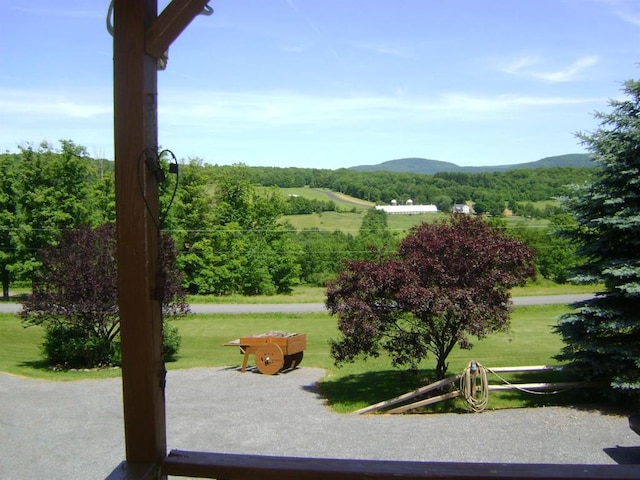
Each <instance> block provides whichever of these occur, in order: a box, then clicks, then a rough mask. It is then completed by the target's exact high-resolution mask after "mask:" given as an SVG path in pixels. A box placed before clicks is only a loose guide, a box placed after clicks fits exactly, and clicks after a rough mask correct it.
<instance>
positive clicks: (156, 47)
mask: <svg viewBox="0 0 640 480" xmlns="http://www.w3.org/2000/svg"><path fill="white" fill-rule="evenodd" d="M208 3H209V0H173V1H172V2H171V3H170V4H169V5H167V6H166V8H165V9H164V10H163V11H162V13H161V14H160V15H159V16H158V17H157V18H156V19H155V20H154V21H153V23H152V24H151V25H150V26H149V29H148V30H147V35H146V50H147V53H148V54H149V55H151V56H153V57H154V58H156V59H158V58H160V57H162V55H163V54H164V52H166V51H167V50H169V46H170V45H171V44H172V43H173V41H174V40H175V39H176V38H178V36H179V35H180V33H182V31H183V30H184V29H185V28H187V25H189V23H191V21H192V20H193V19H194V18H195V17H196V16H197V15H199V14H200V13H201V12H202V10H203V9H204V7H205V6H207V4H208Z"/></svg>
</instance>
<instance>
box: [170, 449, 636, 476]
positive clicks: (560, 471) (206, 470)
mask: <svg viewBox="0 0 640 480" xmlns="http://www.w3.org/2000/svg"><path fill="white" fill-rule="evenodd" d="M162 473H163V474H165V475H176V476H180V477H183V476H184V477H192V478H224V479H225V480H327V479H331V480H365V479H366V480H374V479H378V480H392V479H403V480H427V479H428V480H463V479H466V480H469V479H474V480H496V479H501V480H508V479H513V480H526V479H532V480H535V479H538V480H539V479H546V480H551V479H553V480H559V479H567V480H569V479H581V480H605V479H606V480H622V479H627V480H630V479H637V478H640V477H638V475H639V474H640V465H568V464H548V465H545V464H522V463H453V462H411V461H389V460H346V459H334V458H292V457H269V456H259V455H236V454H228V453H227V454H225V453H207V452H189V451H179V450H174V451H172V452H171V454H170V455H169V456H168V457H167V458H166V459H165V460H164V461H163V462H162Z"/></svg>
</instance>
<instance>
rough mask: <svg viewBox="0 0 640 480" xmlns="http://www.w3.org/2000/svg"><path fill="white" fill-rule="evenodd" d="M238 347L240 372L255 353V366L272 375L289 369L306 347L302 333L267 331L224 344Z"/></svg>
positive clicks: (298, 359) (305, 340) (245, 367)
mask: <svg viewBox="0 0 640 480" xmlns="http://www.w3.org/2000/svg"><path fill="white" fill-rule="evenodd" d="M224 345H225V346H227V347H239V348H240V353H242V354H244V359H243V360H242V368H241V369H240V371H241V372H243V373H244V372H245V371H246V370H247V363H248V361H249V355H252V354H253V355H255V361H256V367H257V369H258V370H259V371H260V373H263V374H265V375H273V374H275V373H278V372H280V371H282V370H291V369H293V368H295V367H297V366H298V365H300V362H301V361H302V357H303V355H304V350H305V349H306V348H307V335H306V334H304V333H286V332H269V333H262V334H259V335H251V336H248V337H240V338H237V339H235V340H231V341H229V342H227V343H225V344H224Z"/></svg>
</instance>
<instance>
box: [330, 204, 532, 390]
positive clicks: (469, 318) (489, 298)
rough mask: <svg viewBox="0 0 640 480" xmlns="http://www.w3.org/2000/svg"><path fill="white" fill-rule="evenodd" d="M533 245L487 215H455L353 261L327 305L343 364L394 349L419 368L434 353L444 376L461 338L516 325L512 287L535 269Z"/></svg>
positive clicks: (334, 349) (395, 357)
mask: <svg viewBox="0 0 640 480" xmlns="http://www.w3.org/2000/svg"><path fill="white" fill-rule="evenodd" d="M534 261H535V256H534V253H533V250H532V249H530V248H529V247H527V246H526V245H525V244H523V243H522V242H519V241H517V240H514V239H511V238H508V237H505V236H504V235H503V234H502V233H500V232H499V231H497V230H492V229H491V228H490V227H489V226H488V225H487V224H486V222H485V221H484V220H483V219H482V218H478V217H470V216H468V215H454V216H451V217H449V218H448V220H446V221H443V222H441V223H437V224H427V223H423V224H421V225H419V226H417V227H415V228H413V229H412V231H411V232H410V234H409V235H408V236H407V237H406V238H405V239H404V240H403V241H402V242H401V243H400V244H399V246H398V251H397V252H394V253H391V254H389V255H387V256H386V257H381V258H379V259H377V260H374V261H351V262H346V263H345V268H344V269H343V271H342V272H340V274H339V275H338V277H337V278H336V280H335V281H333V282H331V283H330V284H329V285H328V289H327V301H326V305H327V308H328V309H329V311H330V313H331V314H334V315H338V317H339V321H338V328H339V330H340V332H341V335H340V337H339V338H338V339H337V340H331V342H330V343H331V355H332V357H333V358H334V361H335V363H336V365H340V364H342V363H345V362H353V361H354V360H355V359H356V358H357V357H364V358H366V357H368V356H372V357H376V356H378V355H379V354H380V352H381V351H386V352H387V353H388V354H389V356H390V358H391V361H392V363H393V365H394V366H396V367H409V368H411V369H416V368H417V367H418V364H419V363H420V362H421V361H422V360H423V359H425V358H427V356H428V354H429V353H432V354H433V355H434V356H435V358H436V373H437V376H438V378H439V379H441V378H444V376H445V373H446V371H447V366H448V364H447V362H446V360H447V357H448V355H449V354H450V353H451V351H452V349H453V348H454V347H455V345H456V344H458V345H460V347H461V348H467V349H470V348H471V347H472V344H471V343H470V341H469V337H470V336H474V337H476V338H478V339H480V338H482V337H484V336H485V335H487V334H489V333H492V332H496V331H500V330H504V329H506V328H507V327H508V325H509V312H510V306H509V305H510V302H509V299H510V293H509V289H510V288H511V287H513V286H516V285H521V284H523V283H524V282H525V281H526V280H527V279H528V278H533V277H534V276H535V265H534Z"/></svg>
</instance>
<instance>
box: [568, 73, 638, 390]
mask: <svg viewBox="0 0 640 480" xmlns="http://www.w3.org/2000/svg"><path fill="white" fill-rule="evenodd" d="M623 91H624V92H625V94H626V98H625V99H623V100H612V101H610V107H611V108H612V111H611V112H610V113H601V112H597V113H596V118H597V119H599V120H600V121H601V123H600V126H599V128H598V129H597V130H595V131H594V132H593V133H581V134H579V138H580V139H581V140H582V142H583V143H584V144H585V145H586V146H587V147H588V148H589V150H590V151H591V152H592V153H593V155H594V159H595V160H596V162H597V163H598V164H599V166H600V170H599V172H598V175H597V177H596V180H595V181H594V182H593V183H591V184H590V185H588V186H584V187H582V188H581V189H580V190H578V191H577V192H576V195H574V196H573V197H572V198H571V199H569V200H568V202H567V203H568V206H569V207H570V208H571V209H572V211H573V212H575V215H576V219H577V222H578V226H577V228H575V229H572V230H570V231H568V232H567V233H568V235H569V236H570V238H571V239H572V240H573V241H575V242H576V244H577V245H578V254H579V255H580V256H581V257H582V258H583V259H584V263H583V264H581V265H580V266H579V267H577V269H576V272H575V273H576V276H575V279H576V280H577V281H580V282H583V283H601V284H603V285H604V286H605V290H604V292H602V293H600V294H599V295H597V296H596V297H595V298H594V299H592V300H589V301H586V302H583V303H580V304H577V305H575V306H574V307H575V308H574V311H573V312H572V313H570V314H567V315H564V316H563V317H562V318H561V319H560V321H559V324H558V326H557V331H558V332H559V333H560V334H561V335H562V337H563V339H564V342H565V343H566V345H565V347H564V348H563V350H562V354H561V355H559V357H558V358H559V359H561V360H568V361H569V362H570V365H571V366H572V367H574V368H575V369H578V370H579V371H580V372H582V373H583V374H584V375H585V376H586V377H587V378H590V379H594V380H604V381H607V382H610V384H611V386H612V387H614V388H616V389H622V390H626V391H630V392H635V393H636V395H637V393H638V392H640V341H639V339H640V319H639V318H638V311H640V188H639V187H640V82H639V81H634V80H629V81H627V82H625V84H624V89H623Z"/></svg>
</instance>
